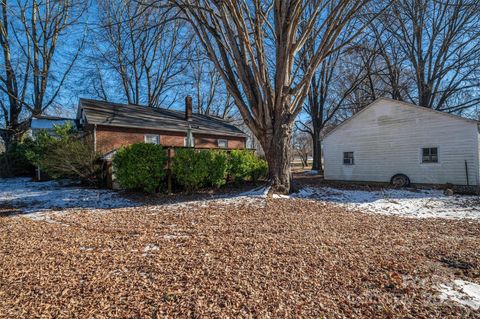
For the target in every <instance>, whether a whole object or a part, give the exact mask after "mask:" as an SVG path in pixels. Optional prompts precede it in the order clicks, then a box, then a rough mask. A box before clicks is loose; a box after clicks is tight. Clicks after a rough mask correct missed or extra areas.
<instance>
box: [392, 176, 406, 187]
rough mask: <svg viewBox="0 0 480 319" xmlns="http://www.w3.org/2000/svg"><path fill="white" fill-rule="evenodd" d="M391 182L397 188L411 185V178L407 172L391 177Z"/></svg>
mask: <svg viewBox="0 0 480 319" xmlns="http://www.w3.org/2000/svg"><path fill="white" fill-rule="evenodd" d="M390 183H391V184H392V185H393V186H394V187H396V188H402V187H407V186H409V185H410V178H408V176H407V175H405V174H395V175H393V176H392V178H391V179H390Z"/></svg>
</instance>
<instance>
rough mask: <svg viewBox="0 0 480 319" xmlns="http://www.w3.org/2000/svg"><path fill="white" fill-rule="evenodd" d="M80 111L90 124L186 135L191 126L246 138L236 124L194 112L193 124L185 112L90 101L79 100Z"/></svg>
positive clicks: (202, 131) (201, 130)
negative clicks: (187, 119) (183, 133)
mask: <svg viewBox="0 0 480 319" xmlns="http://www.w3.org/2000/svg"><path fill="white" fill-rule="evenodd" d="M80 108H81V109H83V111H84V114H85V117H86V120H87V123H88V124H96V125H106V126H117V127H128V128H146V129H155V130H162V131H173V132H185V133H186V132H187V129H188V124H189V123H190V124H191V127H192V132H193V133H201V134H212V135H228V136H239V137H245V136H246V135H245V133H243V132H242V131H241V130H240V129H239V128H237V127H236V126H235V125H232V124H230V123H229V122H227V121H225V120H222V119H220V118H216V117H213V116H208V115H203V114H195V113H194V114H193V115H192V121H191V122H187V121H186V120H185V113H184V112H182V111H174V110H167V109H161V108H149V107H146V106H140V105H132V104H118V103H111V102H105V101H97V100H90V99H80Z"/></svg>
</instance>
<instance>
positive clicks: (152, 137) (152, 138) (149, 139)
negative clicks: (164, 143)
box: [145, 134, 160, 145]
mask: <svg viewBox="0 0 480 319" xmlns="http://www.w3.org/2000/svg"><path fill="white" fill-rule="evenodd" d="M145 143H148V144H157V145H159V144H160V135H156V134H145Z"/></svg>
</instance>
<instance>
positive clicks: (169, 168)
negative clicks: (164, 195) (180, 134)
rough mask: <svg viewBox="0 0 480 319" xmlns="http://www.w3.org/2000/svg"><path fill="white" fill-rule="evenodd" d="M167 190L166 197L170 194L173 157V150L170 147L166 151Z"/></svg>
mask: <svg viewBox="0 0 480 319" xmlns="http://www.w3.org/2000/svg"><path fill="white" fill-rule="evenodd" d="M167 157H168V159H167V189H168V195H170V194H172V157H173V150H172V148H171V147H169V148H168V150H167Z"/></svg>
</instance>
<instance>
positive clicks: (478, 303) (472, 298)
mask: <svg viewBox="0 0 480 319" xmlns="http://www.w3.org/2000/svg"><path fill="white" fill-rule="evenodd" d="M440 292H441V295H440V298H441V299H442V300H447V299H450V300H453V301H455V302H458V303H460V304H462V305H465V306H468V307H471V308H473V309H475V310H478V309H480V285H478V284H474V283H471V282H468V281H464V280H460V279H458V280H455V281H453V283H452V284H450V285H440Z"/></svg>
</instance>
